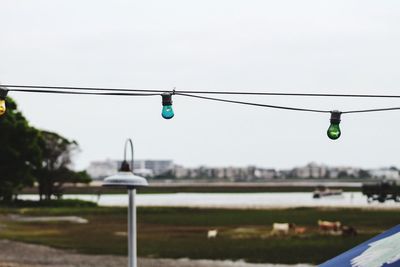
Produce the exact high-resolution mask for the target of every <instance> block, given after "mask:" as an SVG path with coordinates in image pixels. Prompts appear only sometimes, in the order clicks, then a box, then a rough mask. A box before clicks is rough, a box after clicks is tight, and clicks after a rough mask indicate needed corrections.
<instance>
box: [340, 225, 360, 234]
mask: <svg viewBox="0 0 400 267" xmlns="http://www.w3.org/2000/svg"><path fill="white" fill-rule="evenodd" d="M341 230H342V235H343V236H356V235H357V230H356V229H355V228H354V227H353V226H347V225H343V226H342V228H341Z"/></svg>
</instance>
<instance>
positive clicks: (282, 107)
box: [175, 92, 331, 113]
mask: <svg viewBox="0 0 400 267" xmlns="http://www.w3.org/2000/svg"><path fill="white" fill-rule="evenodd" d="M175 94H176V95H181V96H187V97H193V98H200V99H206V100H212V101H219V102H227V103H234V104H241V105H248V106H257V107H264V108H274V109H285V110H294V111H308V112H318V113H330V112H331V111H330V110H319V109H307V108H296V107H286V106H275V105H266V104H258V103H251V102H243V101H236V100H228V99H221V98H214V97H206V96H198V95H190V94H182V93H177V92H175Z"/></svg>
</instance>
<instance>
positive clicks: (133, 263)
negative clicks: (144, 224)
mask: <svg viewBox="0 0 400 267" xmlns="http://www.w3.org/2000/svg"><path fill="white" fill-rule="evenodd" d="M128 192H129V208H128V254H129V255H128V258H129V265H128V266H129V267H137V242H136V203H135V196H136V189H128Z"/></svg>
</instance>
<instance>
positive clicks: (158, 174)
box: [86, 159, 400, 181]
mask: <svg viewBox="0 0 400 267" xmlns="http://www.w3.org/2000/svg"><path fill="white" fill-rule="evenodd" d="M121 163H122V160H110V159H106V160H103V161H93V162H91V164H90V165H89V167H88V168H87V169H86V171H87V172H88V174H89V175H90V176H91V177H92V178H93V179H95V180H97V179H103V178H105V177H107V176H110V175H113V174H114V173H116V172H117V170H118V169H119V167H120V166H121ZM134 165H135V167H134V173H135V174H138V175H141V176H145V177H148V178H158V179H207V178H212V179H221V180H228V181H255V180H258V181H260V180H271V179H287V178H304V179H307V178H323V179H341V178H376V179H394V180H399V179H400V171H399V169H397V168H396V167H394V166H389V167H382V168H378V169H363V168H358V167H352V166H328V165H326V164H318V163H315V162H310V163H307V164H305V165H303V166H295V167H292V168H286V169H277V168H271V167H270V168H266V167H263V166H256V165H248V166H218V167H216V166H206V165H202V166H197V167H187V166H183V165H180V164H176V163H174V162H173V161H172V160H142V159H139V160H136V161H135V162H134Z"/></svg>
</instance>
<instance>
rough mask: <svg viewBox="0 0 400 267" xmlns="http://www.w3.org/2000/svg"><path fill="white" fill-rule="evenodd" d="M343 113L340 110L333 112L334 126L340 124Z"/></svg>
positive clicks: (332, 121) (332, 120)
mask: <svg viewBox="0 0 400 267" xmlns="http://www.w3.org/2000/svg"><path fill="white" fill-rule="evenodd" d="M341 115H342V112H340V111H338V110H334V111H331V123H332V124H339V123H340V121H341V119H340V117H341Z"/></svg>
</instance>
